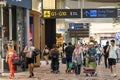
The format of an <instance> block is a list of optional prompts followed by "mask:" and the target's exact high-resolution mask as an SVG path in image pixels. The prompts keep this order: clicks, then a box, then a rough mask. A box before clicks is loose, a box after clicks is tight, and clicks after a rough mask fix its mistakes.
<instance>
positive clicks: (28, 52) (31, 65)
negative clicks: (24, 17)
mask: <svg viewBox="0 0 120 80" xmlns="http://www.w3.org/2000/svg"><path fill="white" fill-rule="evenodd" d="M34 49H35V47H34V46H32V41H31V40H30V41H29V43H28V45H27V46H26V47H25V49H24V53H26V58H27V64H28V70H29V74H30V75H29V78H31V77H33V76H34V73H33V69H34V58H33V57H32V54H33V51H34Z"/></svg>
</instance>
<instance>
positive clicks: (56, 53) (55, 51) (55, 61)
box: [50, 44, 59, 73]
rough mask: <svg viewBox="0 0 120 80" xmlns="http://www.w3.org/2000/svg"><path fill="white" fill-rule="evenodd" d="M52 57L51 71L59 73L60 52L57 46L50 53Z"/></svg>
mask: <svg viewBox="0 0 120 80" xmlns="http://www.w3.org/2000/svg"><path fill="white" fill-rule="evenodd" d="M50 55H51V69H52V71H51V72H53V73H58V72H59V50H58V49H57V46H56V44H54V45H53V48H52V49H51V51H50Z"/></svg>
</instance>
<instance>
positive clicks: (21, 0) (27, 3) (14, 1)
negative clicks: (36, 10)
mask: <svg viewBox="0 0 120 80" xmlns="http://www.w3.org/2000/svg"><path fill="white" fill-rule="evenodd" d="M5 1H6V2H7V3H8V4H11V5H16V6H20V7H23V8H27V9H31V8H32V0H5Z"/></svg>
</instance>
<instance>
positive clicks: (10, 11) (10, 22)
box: [9, 5, 12, 40]
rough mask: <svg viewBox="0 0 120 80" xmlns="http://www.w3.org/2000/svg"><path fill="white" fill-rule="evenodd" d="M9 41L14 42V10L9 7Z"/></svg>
mask: <svg viewBox="0 0 120 80" xmlns="http://www.w3.org/2000/svg"><path fill="white" fill-rule="evenodd" d="M9 40H12V8H11V5H9Z"/></svg>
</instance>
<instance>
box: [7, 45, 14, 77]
mask: <svg viewBox="0 0 120 80" xmlns="http://www.w3.org/2000/svg"><path fill="white" fill-rule="evenodd" d="M14 55H16V51H15V50H14V49H12V45H8V51H7V53H6V62H7V63H8V65H9V70H10V74H9V78H11V79H12V78H14V77H15V75H14V67H15V66H14V65H13V63H12V57H13V56H14Z"/></svg>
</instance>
